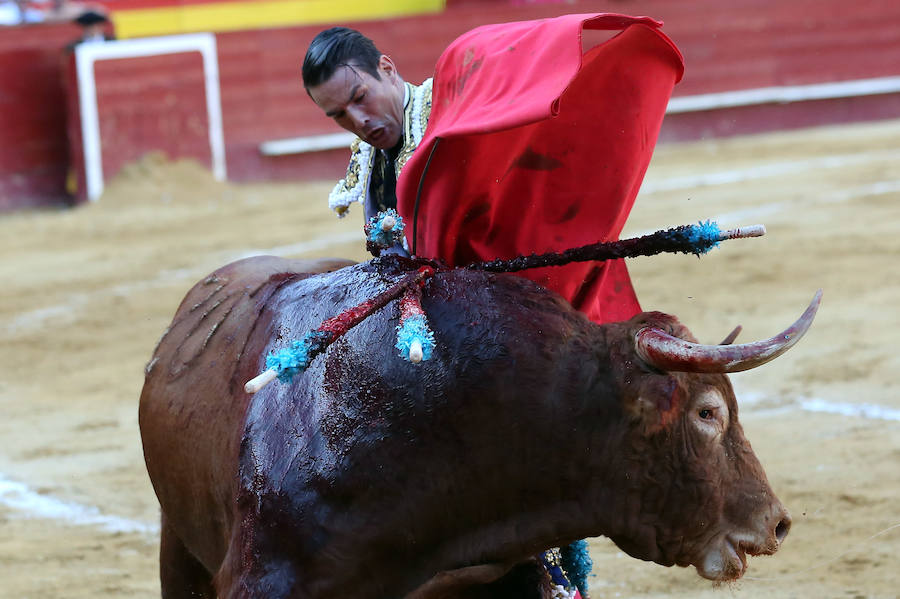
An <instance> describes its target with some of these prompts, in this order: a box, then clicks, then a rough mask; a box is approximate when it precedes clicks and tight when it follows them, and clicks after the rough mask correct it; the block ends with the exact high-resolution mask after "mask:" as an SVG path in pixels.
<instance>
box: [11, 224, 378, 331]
mask: <svg viewBox="0 0 900 599" xmlns="http://www.w3.org/2000/svg"><path fill="white" fill-rule="evenodd" d="M355 240H359V242H360V244H362V243H363V235H362V233H361V232H360V231H350V232H347V231H345V232H342V233H336V234H334V235H328V236H325V237H319V238H316V239H311V240H309V241H303V242H300V243H295V244H291V245H282V246H278V247H274V248H269V249H262V250H244V251H241V252H239V253H229V254H225V255H222V256H219V257H214V258H212V259H210V260H204V261H203V262H202V265H201V266H199V267H196V268H190V269H186V268H182V269H177V270H164V271H161V272H160V273H158V274H157V275H156V277H154V278H153V279H149V280H145V281H135V282H133V283H123V284H120V285H112V286H110V287H104V288H101V289H97V290H95V291H92V292H90V293H73V294H71V295H69V296H68V297H67V298H66V301H65V302H64V303H62V304H59V305H56V306H47V307H44V308H38V309H36V310H31V311H29V312H22V313H20V314H17V315H15V316H13V318H12V319H10V320H9V321H8V322H7V323H6V324H5V326H3V328H5V329H6V333H7V335H10V336H12V335H13V334H15V333H20V332H27V331H32V330H39V329H41V328H43V327H45V326H48V325H46V324H45V323H47V322H49V321H52V322H54V323H56V324H59V322H60V320H62V321H64V322H69V321H72V320H74V318H75V313H76V312H77V311H78V310H79V309H80V308H83V307H84V306H86V305H87V304H89V303H90V302H91V301H93V300H94V299H96V298H100V297H109V296H127V295H130V294H133V293H140V292H145V291H148V290H150V289H153V288H155V287H158V286H160V285H168V284H171V283H172V282H173V281H179V280H190V279H191V278H199V277H201V276H203V275H205V274H207V273H208V272H209V271H210V269H211V268H215V266H213V267H210V266H208V264H210V263H213V264H216V265H218V266H221V265H224V264H227V263H229V262H233V261H235V260H239V259H241V258H249V257H250V256H258V255H261V254H267V255H270V256H299V255H302V254H305V253H307V252H313V251H321V250H324V249H327V248H329V247H332V246H335V245H339V244H342V243H348V242H351V241H355Z"/></svg>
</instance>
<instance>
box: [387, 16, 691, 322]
mask: <svg viewBox="0 0 900 599" xmlns="http://www.w3.org/2000/svg"><path fill="white" fill-rule="evenodd" d="M661 25H662V23H661V22H660V21H655V20H653V19H651V18H649V17H629V16H625V15H618V14H606V13H605V14H598V15H566V16H563V17H558V18H554V19H544V20H539V21H527V22H517V23H504V24H499V25H487V26H484V27H479V28H477V29H474V30H472V31H470V32H469V33H466V34H465V35H463V36H461V37H459V38H458V39H457V40H456V41H455V42H453V44H451V45H450V47H449V48H447V50H446V51H445V52H444V53H443V54H442V55H441V57H440V59H439V60H438V64H437V67H436V70H435V77H434V92H433V99H432V113H431V119H430V121H429V124H428V128H427V130H426V132H425V137H424V139H423V140H422V143H421V144H420V146H419V149H418V150H417V151H416V153H415V154H414V155H413V157H412V158H411V159H410V161H409V162H408V163H407V164H406V167H405V168H404V170H403V173H402V174H401V176H400V179H399V181H398V185H397V195H398V211H399V212H400V214H401V215H402V216H403V219H404V220H405V221H406V223H407V228H406V232H407V236H408V237H409V238H408V240H407V241H408V242H409V244H410V247H412V246H413V240H412V234H413V226H412V223H413V211H414V204H415V198H416V191H417V189H418V186H419V182H420V179H421V177H422V173H423V170H424V168H425V164H426V162H427V160H428V157H429V154H430V153H431V151H432V148H433V146H434V144H435V140H436V139H438V138H440V143H439V144H438V146H437V148H435V151H434V155H433V158H432V161H431V164H430V166H429V167H428V171H427V173H426V175H425V180H424V183H423V188H422V196H421V199H420V206H419V215H418V223H417V235H416V237H417V240H416V244H415V248H416V254H417V255H418V256H420V257H425V258H434V259H439V260H443V261H444V262H446V263H448V264H449V265H451V266H464V265H466V264H469V263H471V262H475V261H482V260H493V259H496V258H507V259H508V258H513V257H515V256H518V255H522V254H531V253H543V252H549V251H561V250H565V249H569V248H572V247H577V246H581V245H586V244H589V243H595V242H597V241H608V240H615V239H617V238H618V236H619V233H621V231H622V227H623V226H624V225H625V220H626V218H627V217H628V213H629V212H630V211H631V207H632V205H633V204H634V199H635V196H636V195H637V192H638V188H639V187H640V184H641V181H642V179H643V177H644V173H645V172H646V170H647V165H648V164H649V162H650V157H651V155H652V153H653V147H654V145H655V144H656V138H657V135H658V133H659V128H660V125H661V124H662V118H663V115H664V113H665V108H666V104H667V103H668V100H669V96H670V95H671V93H672V88H673V87H674V85H675V83H677V82H678V81H679V80H680V79H681V75H682V73H683V70H684V63H683V59H682V56H681V53H680V52H679V51H678V48H676V46H675V44H674V43H673V42H672V41H671V40H670V39H669V38H668V37H666V36H665V35H664V34H663V33H662V32H661V31H659V27H660V26H661ZM610 31H613V32H618V33H613V34H610V33H609V32H610ZM610 35H612V36H613V37H611V38H610ZM585 52H586V53H585ZM516 274H520V275H521V276H524V277H527V278H529V279H532V280H534V281H536V282H537V283H539V284H541V285H544V286H545V287H548V288H550V289H552V290H554V291H556V292H558V293H559V294H561V295H562V296H563V297H564V298H566V299H567V300H568V301H569V302H571V304H572V305H573V306H574V307H575V308H576V309H578V310H581V311H582V312H584V313H585V314H586V315H587V316H588V317H589V318H590V319H591V320H593V321H595V322H598V323H599V322H610V321H617V320H624V319H627V318H630V317H632V316H633V315H635V314H637V313H638V312H640V305H639V304H638V300H637V297H636V295H635V293H634V289H633V288H632V286H631V280H630V278H629V276H628V271H627V269H626V267H625V264H624V262H623V261H621V260H617V261H614V262H607V263H593V262H591V263H576V264H570V265H567V266H561V267H546V268H540V269H533V270H527V271H522V272H520V273H516Z"/></svg>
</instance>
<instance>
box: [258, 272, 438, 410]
mask: <svg viewBox="0 0 900 599" xmlns="http://www.w3.org/2000/svg"><path fill="white" fill-rule="evenodd" d="M432 275H434V269H433V268H431V267H430V266H423V267H421V268H419V270H417V271H416V272H414V273H411V274H409V275H407V276H406V277H404V278H403V279H401V280H400V281H398V282H397V283H395V284H394V285H392V286H391V287H389V288H387V289H386V290H384V291H382V292H381V293H379V294H378V295H376V296H375V297H373V298H371V299H369V300H366V301H364V302H363V303H361V304H358V305H356V306H353V307H352V308H348V309H347V310H344V311H343V312H341V313H340V314H338V315H337V316H332V317H331V318H329V319H328V320H326V321H325V322H323V323H322V324H321V325H319V327H318V328H317V329H315V330H313V331H310V332H309V333H307V334H306V335H305V336H304V337H303V339H295V340H294V341H292V342H291V343H290V345H289V346H288V347H284V348H282V349H280V350H278V351H277V352H274V353H271V354H269V355H268V356H266V370H265V371H264V372H263V373H262V374H259V375H258V376H255V377H253V378H252V379H250V380H249V381H247V383H246V384H245V385H244V391H246V392H247V393H251V394H252V393H256V392H258V391H259V390H260V389H262V388H263V387H265V386H266V385H267V384H269V383H271V382H272V381H273V380H275V379H276V378H278V379H279V380H281V381H282V382H290V381H291V379H293V378H294V375H295V374H298V373H301V372H303V371H304V370H306V369H307V368H308V367H309V364H310V363H311V362H312V360H313V358H315V357H316V356H318V355H319V354H321V353H322V352H324V351H325V350H326V349H328V346H329V345H331V344H332V343H334V342H335V341H337V340H338V339H339V338H340V337H341V336H343V335H344V334H345V333H346V332H347V331H349V330H350V329H352V328H353V327H355V326H356V325H358V324H359V323H361V322H362V321H363V320H365V319H366V318H368V317H369V316H370V315H371V314H372V313H373V312H375V311H377V310H380V309H381V308H383V307H384V306H386V305H387V304H388V303H389V302H390V301H392V300H394V299H397V298H398V297H400V296H401V295H402V294H403V293H404V291H406V290H407V289H408V288H410V287H411V286H413V285H419V284H422V283H423V282H424V281H425V279H427V278H429V277H431V276H432Z"/></svg>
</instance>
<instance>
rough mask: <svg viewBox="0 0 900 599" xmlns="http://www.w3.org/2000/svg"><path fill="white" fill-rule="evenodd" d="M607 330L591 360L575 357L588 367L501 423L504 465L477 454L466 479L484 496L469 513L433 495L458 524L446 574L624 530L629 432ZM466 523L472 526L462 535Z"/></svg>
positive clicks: (447, 543)
mask: <svg viewBox="0 0 900 599" xmlns="http://www.w3.org/2000/svg"><path fill="white" fill-rule="evenodd" d="M597 330H598V333H597V338H596V340H595V342H594V344H593V345H592V347H590V351H589V352H588V353H587V355H582V356H580V359H579V358H578V357H575V356H572V357H570V358H571V360H572V363H575V360H578V362H577V363H578V364H580V365H581V366H580V367H579V368H578V369H576V370H575V371H572V370H565V369H562V368H559V369H557V371H556V372H555V373H553V374H554V376H555V377H556V378H557V380H555V381H553V384H551V385H548V386H547V390H548V393H547V394H544V395H543V396H535V397H531V396H527V393H523V395H525V396H526V397H523V398H517V399H522V401H523V403H525V405H522V406H521V410H520V411H519V412H517V413H514V414H512V415H511V418H512V419H513V421H510V422H496V423H495V427H496V429H497V435H498V436H500V437H502V440H503V443H502V444H501V446H503V447H505V448H506V451H505V452H504V453H503V454H501V455H498V456H497V459H496V460H494V461H492V460H489V459H485V458H484V457H483V456H472V457H471V459H470V460H469V461H468V462H467V463H466V466H467V468H465V469H463V471H461V472H459V473H458V475H459V476H460V477H461V479H462V480H461V481H460V484H462V485H464V486H465V487H466V488H467V489H473V488H474V489H478V490H480V494H479V496H478V497H472V498H470V500H469V501H467V504H466V505H464V506H454V505H448V503H447V501H446V494H445V491H443V493H444V496H443V497H441V496H438V495H435V496H434V497H433V499H434V500H435V505H438V506H440V509H441V511H442V512H443V518H444V519H445V521H450V522H453V526H451V527H449V530H442V531H441V532H440V534H438V535H436V536H437V537H438V538H439V539H440V540H439V541H438V544H437V545H436V546H435V553H434V554H433V555H432V558H433V559H434V561H435V563H436V564H440V566H438V568H439V569H444V568H456V567H462V566H466V565H473V564H480V563H496V562H501V563H507V562H509V561H515V560H521V559H526V558H528V557H530V556H533V555H535V554H537V553H538V552H540V551H543V550H545V549H548V548H550V547H556V546H560V545H563V544H566V543H569V542H572V541H574V540H577V539H582V538H585V537H589V536H599V535H604V534H610V531H613V530H614V523H615V521H616V519H618V518H619V517H620V516H621V512H622V510H623V509H624V504H623V502H622V501H620V500H619V497H618V496H617V495H616V494H615V492H614V489H615V488H616V487H617V486H621V480H620V479H621V472H620V471H619V470H618V469H617V468H616V466H615V464H616V463H617V460H616V459H615V457H616V455H617V454H618V448H619V445H620V444H621V438H622V435H623V426H622V416H621V408H620V407H619V402H618V400H617V399H616V398H617V393H615V389H614V382H613V380H612V377H611V375H610V371H611V368H610V367H609V361H610V358H609V354H608V351H607V347H606V340H605V332H604V331H603V330H602V329H601V328H599V327H598V329H597ZM577 373H580V376H579V375H578V374H577ZM491 468H496V469H497V470H496V471H490V469H491ZM485 470H488V471H485ZM473 479H476V480H475V481H473ZM435 491H437V492H442V491H441V490H440V489H435ZM473 506H474V507H475V509H476V511H475V512H474V513H473V510H472V508H473ZM454 512H455V513H454ZM466 521H468V522H470V523H471V524H470V526H468V527H466V528H461V527H459V523H461V522H466ZM436 540H437V539H436Z"/></svg>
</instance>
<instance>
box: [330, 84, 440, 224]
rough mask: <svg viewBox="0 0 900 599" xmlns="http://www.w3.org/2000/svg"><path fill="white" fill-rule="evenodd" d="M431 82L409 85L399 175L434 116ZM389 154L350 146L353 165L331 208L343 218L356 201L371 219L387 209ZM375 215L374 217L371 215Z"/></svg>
mask: <svg viewBox="0 0 900 599" xmlns="http://www.w3.org/2000/svg"><path fill="white" fill-rule="evenodd" d="M431 84H432V80H431V79H426V80H425V81H423V82H422V85H412V84H411V83H404V85H406V98H405V106H404V112H403V145H402V147H401V149H400V152H399V153H398V154H397V158H396V159H395V160H394V170H395V173H396V176H397V177H399V176H400V171H401V170H402V169H403V166H404V165H405V164H406V161H407V160H409V157H410V156H412V153H413V152H414V151H415V149H416V148H417V147H418V146H419V143H421V141H422V137H423V136H424V134H425V127H426V126H427V125H428V117H429V116H431ZM385 160H387V158H386V154H385V152H383V151H380V150H378V149H376V148H374V147H372V146H371V145H369V144H367V143H366V142H364V141H362V140H361V139H359V138H356V139H355V140H353V143H351V144H350V164H349V166H348V167H347V174H346V176H345V177H344V178H343V179H341V180H340V181H338V183H337V185H335V186H334V189H333V190H332V191H331V194H329V196H328V206H329V207H330V208H331V209H332V210H334V211H335V213H336V214H337V215H338V216H339V217H341V218H343V217H344V216H346V214H347V211H348V210H349V208H350V205H351V204H352V203H353V202H360V203H362V204H363V205H364V207H365V213H366V214H365V217H366V219H368V218H369V217H371V216H372V215H374V214H375V213H377V212H379V211H380V210H383V209H384V208H386V207H387V206H381V204H382V203H383V196H384V184H383V182H384V176H383V173H384V171H385ZM370 212H371V214H370Z"/></svg>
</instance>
